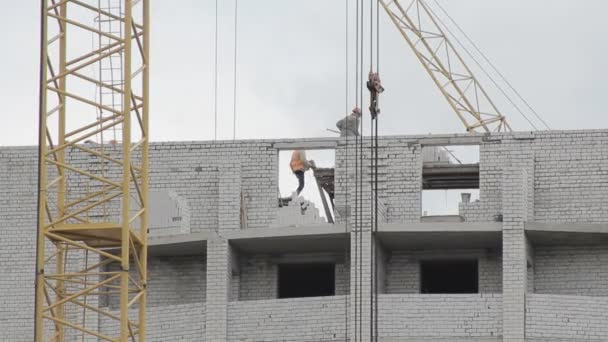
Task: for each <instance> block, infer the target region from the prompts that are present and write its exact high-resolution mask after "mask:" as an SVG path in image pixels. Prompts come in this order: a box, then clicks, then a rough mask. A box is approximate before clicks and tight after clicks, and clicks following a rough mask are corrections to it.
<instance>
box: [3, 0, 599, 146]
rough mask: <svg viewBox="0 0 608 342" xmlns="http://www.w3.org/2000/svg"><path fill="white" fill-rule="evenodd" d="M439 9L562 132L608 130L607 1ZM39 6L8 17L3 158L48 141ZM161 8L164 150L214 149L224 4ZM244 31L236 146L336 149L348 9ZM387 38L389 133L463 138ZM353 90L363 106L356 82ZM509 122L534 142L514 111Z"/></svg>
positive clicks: (458, 2)
mask: <svg viewBox="0 0 608 342" xmlns="http://www.w3.org/2000/svg"><path fill="white" fill-rule="evenodd" d="M439 1H440V3H441V4H442V5H443V6H444V7H445V8H446V9H447V10H448V12H449V13H450V14H451V15H452V17H453V18H454V19H456V21H457V22H458V23H459V24H460V25H461V26H462V27H463V29H464V30H465V31H466V32H467V33H468V34H469V35H470V37H471V38H472V39H473V40H474V41H475V42H476V43H477V45H478V46H480V47H481V49H482V50H483V51H484V52H485V53H486V55H488V56H489V57H490V59H491V60H492V61H493V62H494V64H496V65H497V66H498V67H499V69H500V70H501V71H502V72H503V73H504V74H505V75H506V76H507V78H508V79H509V80H510V81H511V82H512V83H513V84H514V85H515V87H516V88H517V89H518V90H519V92H520V93H521V94H523V95H524V97H525V98H526V99H527V100H528V101H529V102H530V103H531V104H532V105H533V106H534V108H535V109H536V110H537V111H538V112H539V113H540V114H541V115H542V116H543V118H544V119H545V120H546V121H547V122H548V123H549V125H550V126H551V127H552V128H555V129H579V128H604V127H607V126H608V116H607V115H606V112H605V108H606V102H607V100H606V99H607V96H606V93H607V92H606V90H607V87H608V86H607V85H606V82H605V80H606V79H607V77H606V76H608V71H607V68H606V60H607V58H606V57H607V56H608V41H607V40H606V34H607V33H608V22H606V20H605V18H604V15H605V13H607V12H608V2H606V1H602V0H580V1H571V0H508V1H506V0H503V1H498V0H439ZM38 3H39V1H34V0H28V1H17V2H12V4H11V10H10V11H3V12H2V14H0V16H1V19H2V20H0V30H1V31H2V32H3V49H2V50H3V53H2V54H1V55H0V89H1V90H2V91H1V92H0V97H1V99H2V101H1V103H2V109H0V118H1V119H2V121H1V122H2V124H1V125H0V145H24V144H34V143H35V142H36V141H37V138H36V134H37V132H36V125H37V104H38V39H39V38H38V35H39V5H38ZM429 3H430V4H431V5H433V2H432V1H431V0H429ZM151 4H152V12H151V13H152V17H151V22H152V32H151V34H152V52H151V53H152V57H151V63H152V64H151V91H150V100H151V123H150V124H151V136H152V139H153V140H154V141H167V140H206V139H213V135H214V133H213V132H214V121H213V117H214V113H213V98H214V97H213V56H214V49H213V46H214V41H213V37H214V21H215V14H214V13H215V7H214V6H215V1H214V0H205V1H201V0H181V1H177V0H176V1H154V0H152V1H151ZM352 8H354V1H351V9H352ZM233 15H234V0H221V1H220V17H219V22H220V25H219V26H220V30H219V36H220V40H219V45H220V49H219V58H220V63H219V64H220V65H219V69H218V73H219V81H218V83H219V94H218V97H219V103H218V109H219V117H220V119H219V120H218V123H217V124H218V131H219V136H218V138H220V139H231V138H232V127H233V122H232V117H233V113H232V95H233V91H232V89H233V83H232V78H233V65H232V63H233V61H232V56H233V44H234V41H233V34H234V32H233V25H234V16H233ZM351 23H352V15H351ZM238 26H239V30H238V61H237V64H238V73H237V89H238V90H237V122H236V126H237V131H236V134H237V138H280V137H320V136H332V135H333V134H332V133H330V132H327V131H326V129H327V128H335V122H336V120H338V119H339V118H340V117H342V116H343V115H344V111H345V110H346V107H347V104H346V102H345V76H346V75H345V67H344V64H345V38H344V37H345V33H344V30H345V1H344V0H308V1H304V2H303V1H285V0H240V1H239V17H238ZM380 31H381V51H380V54H381V58H380V64H381V67H380V68H381V73H382V78H383V83H384V85H385V87H386V89H387V90H386V92H385V93H384V94H383V97H382V110H383V112H382V121H381V123H380V131H381V133H384V134H428V133H446V132H463V131H464V128H463V126H462V124H461V123H460V122H459V121H458V120H457V118H456V115H455V114H454V113H453V112H451V110H450V108H449V106H448V105H447V103H446V101H445V100H444V99H443V98H442V97H441V95H440V94H439V92H438V90H437V89H436V88H435V86H434V84H433V83H432V82H431V80H430V79H429V77H428V75H427V74H426V73H425V72H424V70H423V69H422V67H421V66H420V65H419V62H418V61H417V60H416V59H415V58H414V55H413V54H412V52H411V51H410V50H409V48H408V47H407V46H406V44H405V42H404V41H403V39H402V38H401V36H400V35H399V33H398V32H397V30H396V29H395V28H394V27H392V23H390V22H389V21H388V17H387V16H386V14H385V13H383V12H382V13H381V25H380ZM353 33H354V32H351V39H352V38H353ZM353 42H354V41H353V40H351V46H353V45H352V44H353ZM353 53H354V52H353ZM366 55H367V54H366ZM351 60H352V58H351ZM349 77H350V79H351V81H350V82H349V86H350V87H351V94H352V88H353V86H354V84H353V83H354V80H353V78H354V70H352V69H351V72H350V75H349ZM488 88H491V87H490V86H488ZM491 92H492V93H493V94H494V91H493V90H491ZM348 102H349V104H348V107H351V105H352V104H354V102H353V100H352V99H351V100H349V101H348ZM503 112H505V113H506V115H507V116H508V118H509V120H510V121H511V123H512V126H513V127H514V128H515V129H517V130H528V129H530V127H529V125H528V124H527V123H525V121H523V119H522V118H521V117H520V116H519V115H518V114H517V113H515V112H514V111H513V109H512V108H503Z"/></svg>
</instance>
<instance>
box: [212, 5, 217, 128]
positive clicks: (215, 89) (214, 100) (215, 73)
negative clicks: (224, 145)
mask: <svg viewBox="0 0 608 342" xmlns="http://www.w3.org/2000/svg"><path fill="white" fill-rule="evenodd" d="M217 35H218V0H215V68H214V92H213V96H214V98H213V112H214V115H215V116H214V120H213V124H214V133H213V140H217V54H218V52H217V41H218V39H217Z"/></svg>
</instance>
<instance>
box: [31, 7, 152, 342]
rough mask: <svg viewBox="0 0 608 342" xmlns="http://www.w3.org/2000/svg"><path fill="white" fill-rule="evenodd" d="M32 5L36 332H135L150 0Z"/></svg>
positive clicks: (104, 336) (141, 327) (55, 337)
mask: <svg viewBox="0 0 608 342" xmlns="http://www.w3.org/2000/svg"><path fill="white" fill-rule="evenodd" d="M41 6H42V8H41V11H42V12H41V21H42V22H41V35H42V39H41V59H40V69H41V70H40V131H39V134H40V135H39V149H40V151H39V152H40V157H39V189H38V191H39V197H38V198H39V201H38V240H37V264H36V303H35V306H36V319H35V340H36V341H37V342H43V341H45V342H46V341H57V342H63V341H67V340H72V339H75V338H78V339H81V338H82V340H85V337H87V338H94V339H99V340H103V341H120V342H124V341H145V331H146V326H145V321H146V320H145V309H146V277H147V264H146V263H147V261H146V260H147V233H148V232H147V226H148V222H147V220H148V219H147V216H148V213H147V212H146V209H147V204H148V198H147V193H148V75H149V41H150V39H149V0H42V1H41ZM91 38H93V42H94V43H93V44H91ZM116 63H120V67H117V66H116V65H114V64H116ZM117 132H119V133H118V136H116V134H117ZM109 137H113V139H111V140H110V139H109ZM99 322H104V324H99ZM87 340H88V339H87Z"/></svg>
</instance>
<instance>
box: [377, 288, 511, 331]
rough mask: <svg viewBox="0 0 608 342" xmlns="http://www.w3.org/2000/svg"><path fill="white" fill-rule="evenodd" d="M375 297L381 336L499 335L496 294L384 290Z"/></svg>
mask: <svg viewBox="0 0 608 342" xmlns="http://www.w3.org/2000/svg"><path fill="white" fill-rule="evenodd" d="M379 297H380V303H379V307H380V309H379V317H378V318H379V322H380V325H379V334H380V336H381V338H414V339H413V340H417V339H416V338H429V337H434V338H441V337H443V338H457V337H498V336H501V335H502V296H501V295H500V294H462V295H460V294H458V295H443V294H427V295H412V294H385V295H380V296H379ZM395 340H397V339H395Z"/></svg>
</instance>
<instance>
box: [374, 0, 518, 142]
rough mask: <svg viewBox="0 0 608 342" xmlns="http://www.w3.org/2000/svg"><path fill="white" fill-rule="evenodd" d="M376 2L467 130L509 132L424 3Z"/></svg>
mask: <svg viewBox="0 0 608 342" xmlns="http://www.w3.org/2000/svg"><path fill="white" fill-rule="evenodd" d="M379 1H380V3H381V5H382V7H383V8H384V10H385V11H386V13H387V14H388V16H389V17H390V19H391V21H392V22H393V24H395V26H396V27H397V29H398V30H399V32H400V33H401V35H402V36H403V38H405V40H406V42H407V44H408V45H409V46H410V48H411V49H412V50H413V51H414V53H415V54H416V57H417V58H418V60H419V61H420V62H421V63H422V65H423V66H424V69H425V70H426V71H427V72H428V73H429V75H430V76H431V78H432V79H433V81H434V82H435V84H436V85H437V87H438V88H439V90H440V91H441V93H442V94H443V96H444V97H445V98H446V100H447V101H448V103H449V104H450V106H451V107H452V109H453V110H454V111H455V112H456V115H458V117H459V119H460V120H461V121H462V123H463V124H464V125H465V127H466V129H467V131H469V132H474V131H484V132H492V131H494V132H500V131H510V130H511V128H510V126H509V124H508V123H507V120H506V118H505V117H504V116H503V115H502V114H501V113H500V111H499V110H498V108H497V107H496V105H495V104H494V102H493V101H492V100H491V99H490V97H489V96H488V94H487V93H486V91H485V90H484V89H483V87H482V86H481V84H480V83H479V82H478V80H477V78H476V77H475V76H474V75H473V72H472V71H471V70H470V69H469V67H468V66H467V65H466V63H465V61H464V60H463V59H462V57H461V55H460V54H459V53H458V51H457V50H456V49H455V48H454V46H453V45H452V43H451V42H450V40H449V39H448V37H447V36H446V34H445V33H444V31H443V29H442V28H441V26H440V24H439V22H438V19H437V17H436V16H435V14H434V12H433V11H432V9H431V8H429V7H428V5H427V4H426V3H425V1H423V0H379Z"/></svg>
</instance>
